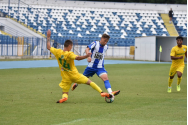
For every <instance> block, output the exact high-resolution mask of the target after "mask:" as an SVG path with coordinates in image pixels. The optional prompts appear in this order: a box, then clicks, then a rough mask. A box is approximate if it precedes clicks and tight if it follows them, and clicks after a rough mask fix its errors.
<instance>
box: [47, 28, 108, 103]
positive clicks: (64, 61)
mask: <svg viewBox="0 0 188 125" xmlns="http://www.w3.org/2000/svg"><path fill="white" fill-rule="evenodd" d="M50 36H51V31H50V30H48V31H47V49H48V50H50V52H52V53H53V54H54V55H55V57H56V59H57V61H58V64H59V69H60V71H61V76H62V81H61V83H60V84H59V86H60V87H61V88H62V91H63V94H62V99H60V100H58V101H57V103H63V102H65V101H67V99H68V92H69V89H70V87H71V84H72V83H74V82H76V83H78V84H81V83H82V84H88V85H90V86H91V87H92V88H93V89H95V90H97V91H98V92H99V93H100V94H101V96H102V97H109V98H111V97H112V95H111V94H109V93H103V92H102V90H101V88H100V87H99V86H97V85H96V84H95V83H94V82H92V81H91V80H90V79H88V78H87V77H86V76H84V75H83V74H80V73H79V72H78V70H77V68H76V67H75V65H74V60H82V59H85V58H87V57H89V56H91V53H87V54H86V55H85V56H78V55H75V54H74V53H73V52H71V49H72V46H73V43H72V41H71V40H66V41H65V43H64V49H63V50H61V49H56V48H54V47H51V45H50Z"/></svg>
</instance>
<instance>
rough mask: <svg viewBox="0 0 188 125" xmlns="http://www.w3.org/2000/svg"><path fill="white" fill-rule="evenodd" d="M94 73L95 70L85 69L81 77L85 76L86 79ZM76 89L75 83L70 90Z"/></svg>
mask: <svg viewBox="0 0 188 125" xmlns="http://www.w3.org/2000/svg"><path fill="white" fill-rule="evenodd" d="M95 73H96V70H95V69H93V68H90V67H86V69H85V70H84V73H83V75H84V76H86V77H87V78H89V77H92V76H93V75H94V74H95ZM77 87H78V84H77V83H74V84H73V85H72V87H71V90H72V91H73V90H75V89H76V88H77Z"/></svg>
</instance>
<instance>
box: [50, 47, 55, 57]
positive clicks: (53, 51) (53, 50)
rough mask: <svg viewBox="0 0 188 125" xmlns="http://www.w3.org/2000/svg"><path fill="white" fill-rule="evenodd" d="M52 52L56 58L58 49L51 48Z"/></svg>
mask: <svg viewBox="0 0 188 125" xmlns="http://www.w3.org/2000/svg"><path fill="white" fill-rule="evenodd" d="M50 52H51V53H53V54H54V56H56V54H57V49H56V48H54V47H51V48H50Z"/></svg>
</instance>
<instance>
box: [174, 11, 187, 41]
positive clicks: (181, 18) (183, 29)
mask: <svg viewBox="0 0 188 125" xmlns="http://www.w3.org/2000/svg"><path fill="white" fill-rule="evenodd" d="M173 23H174V25H175V27H176V29H177V31H178V33H179V35H180V36H183V37H187V12H184V11H179V12H174V17H173Z"/></svg>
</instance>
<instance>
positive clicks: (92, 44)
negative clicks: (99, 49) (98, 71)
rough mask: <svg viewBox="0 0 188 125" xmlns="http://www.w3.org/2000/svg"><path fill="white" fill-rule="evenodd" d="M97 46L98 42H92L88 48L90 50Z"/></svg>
mask: <svg viewBox="0 0 188 125" xmlns="http://www.w3.org/2000/svg"><path fill="white" fill-rule="evenodd" d="M95 45H96V42H92V43H91V44H89V45H88V46H87V47H88V48H89V49H93V48H94V47H95Z"/></svg>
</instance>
